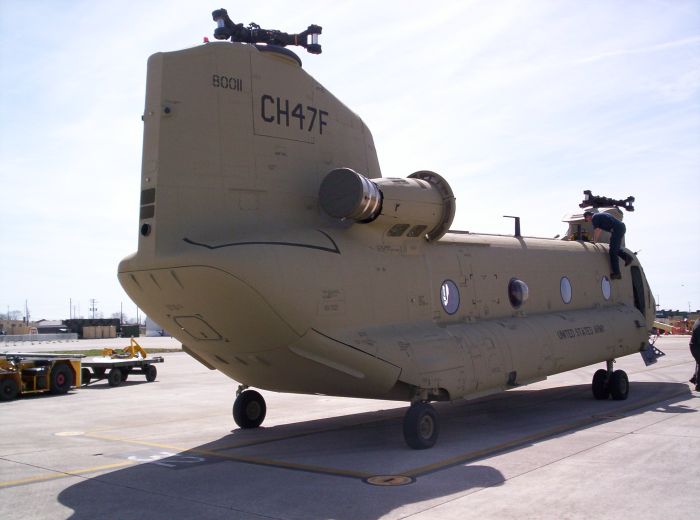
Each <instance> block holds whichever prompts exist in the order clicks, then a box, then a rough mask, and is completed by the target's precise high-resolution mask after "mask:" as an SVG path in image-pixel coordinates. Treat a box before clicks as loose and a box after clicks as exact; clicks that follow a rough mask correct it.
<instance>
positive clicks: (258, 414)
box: [233, 390, 267, 428]
mask: <svg viewBox="0 0 700 520" xmlns="http://www.w3.org/2000/svg"><path fill="white" fill-rule="evenodd" d="M265 413H267V406H266V405H265V399H263V396H261V395H260V394H259V393H258V392H256V391H255V390H246V391H245V392H242V393H241V394H240V395H239V396H238V397H236V400H235V401H234V403H233V420H234V421H236V424H237V425H238V426H240V427H241V428H257V427H258V426H260V425H261V424H262V422H263V420H264V419H265Z"/></svg>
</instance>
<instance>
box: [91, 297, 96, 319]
mask: <svg viewBox="0 0 700 520" xmlns="http://www.w3.org/2000/svg"><path fill="white" fill-rule="evenodd" d="M90 310H91V311H92V319H93V320H94V319H95V311H96V310H97V300H96V299H94V298H92V299H90Z"/></svg>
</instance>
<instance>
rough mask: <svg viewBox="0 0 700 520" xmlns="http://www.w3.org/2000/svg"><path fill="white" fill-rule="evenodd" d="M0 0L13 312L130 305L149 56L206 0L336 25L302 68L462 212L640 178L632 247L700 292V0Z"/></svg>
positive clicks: (387, 167) (674, 296)
mask: <svg viewBox="0 0 700 520" xmlns="http://www.w3.org/2000/svg"><path fill="white" fill-rule="evenodd" d="M427 4H428V3H426V2H416V1H401V2H398V1H386V2H376V1H375V2H370V1H365V0H362V1H348V2H333V3H329V2H321V1H303V0H300V1H297V2H285V1H277V0H271V1H267V2H264V3H255V2H247V3H241V2H235V3H231V4H229V5H226V4H225V3H220V2H219V3H216V4H210V5H208V4H207V3H206V2H201V1H183V0H170V1H167V2H166V1H160V0H157V1H149V2H144V1H139V2H136V1H133V2H132V1H123V2H100V1H94V0H93V1H90V2H81V1H67V0H65V1H62V0H53V1H44V2H41V1H39V2H26V1H19V0H0V183H1V184H0V229H2V233H1V235H0V236H1V237H2V238H1V239H0V244H1V245H0V311H1V312H3V313H4V312H6V311H7V308H8V307H9V309H10V310H15V309H18V310H23V309H24V303H25V300H26V301H28V306H29V309H30V313H31V317H32V319H41V318H47V319H63V318H67V317H68V314H69V312H70V309H69V300H71V299H72V301H73V305H74V307H75V310H76V312H78V313H79V314H82V315H84V316H89V315H90V312H89V310H88V308H89V300H90V299H91V298H95V299H96V300H97V301H98V303H97V307H98V312H99V313H102V314H103V315H104V316H105V317H109V316H110V315H111V314H112V313H114V312H119V310H120V306H121V305H123V308H124V312H125V313H126V314H128V315H130V316H133V315H135V314H136V308H135V306H134V304H133V303H131V302H130V300H129V298H128V297H127V296H126V294H125V293H124V292H123V291H122V289H121V287H120V286H119V283H118V281H117V277H116V269H117V264H118V262H119V260H120V259H121V258H123V257H124V256H126V255H127V254H129V253H131V252H133V251H134V250H135V249H136V244H137V233H138V195H139V178H140V161H141V137H142V135H141V132H142V124H141V119H140V118H141V113H142V111H143V103H144V89H145V75H146V60H147V58H148V56H149V55H150V54H153V53H154V52H158V51H170V50H176V49H179V48H183V47H188V46H192V45H196V44H198V43H200V42H201V41H202V38H203V37H204V36H211V34H212V33H213V29H214V24H213V22H212V21H211V15H210V13H211V11H212V10H213V9H216V8H219V7H225V8H227V9H228V11H229V14H230V15H231V17H232V18H233V19H234V20H236V21H240V22H244V23H249V22H253V21H254V22H257V23H258V24H260V25H262V26H263V27H267V28H276V29H280V30H285V31H289V32H295V31H299V30H301V29H303V28H305V27H306V26H307V25H309V24H310V23H315V24H318V25H321V26H323V35H322V37H321V43H322V44H323V54H321V55H319V56H312V55H309V54H306V53H304V52H303V51H301V52H300V55H301V58H302V60H303V61H304V67H305V68H306V70H307V71H308V72H309V73H311V74H312V75H313V76H314V77H315V78H316V79H317V80H318V81H319V82H321V83H322V84H323V85H324V86H325V87H326V88H328V89H329V90H330V91H332V92H333V93H334V94H335V95H336V96H337V97H338V98H339V99H340V100H341V101H343V102H344V103H345V104H346V105H348V106H349V107H350V108H351V109H352V110H353V111H355V112H356V113H357V114H359V115H360V116H361V117H362V118H363V119H364V120H365V122H366V123H367V124H368V126H369V127H370V129H371V130H372V133H373V135H374V140H375V144H376V146H377V150H378V154H379V161H380V165H381V167H382V172H383V174H384V175H385V176H392V177H396V176H400V177H403V176H407V175H409V174H410V173H412V172H414V171H417V170H422V169H429V170H433V171H436V172H438V173H440V174H441V175H443V176H444V177H445V178H447V179H448V181H449V182H450V184H451V186H452V188H453V190H454V191H455V194H456V196H457V216H456V218H455V222H454V224H453V227H454V228H458V229H467V230H470V231H483V232H491V233H511V232H512V222H511V221H510V220H506V219H503V218H502V215H506V214H508V215H513V214H515V215H520V216H521V217H522V226H523V233H524V234H526V235H535V236H546V237H552V236H554V235H556V234H561V233H562V232H563V231H564V229H565V225H564V224H562V222H561V218H562V216H563V215H564V214H565V213H569V212H571V211H574V210H576V209H577V204H578V203H579V202H580V200H581V198H582V192H583V190H584V189H591V190H592V191H593V192H594V193H596V194H605V195H608V196H612V197H615V198H624V197H627V196H628V195H634V196H635V197H636V199H637V202H636V208H637V210H636V211H635V212H634V213H629V214H626V215H625V222H626V223H627V229H628V232H627V245H628V247H630V248H631V249H633V250H635V251H639V252H640V260H641V261H642V264H643V266H644V268H645V270H646V273H647V277H648V278H649V281H650V283H651V285H652V290H653V292H654V294H655V295H656V296H657V298H658V299H659V300H660V304H661V306H662V307H664V308H673V309H681V310H688V307H689V306H690V307H692V309H693V310H694V309H698V308H700V260H699V259H700V211H699V208H700V198H699V193H700V190H699V186H700V2H698V1H683V0H667V1H662V0H657V1H644V0H641V1H632V0H627V1H615V0H591V1H587V2H580V1H575V0H547V1H545V0H529V1H526V2H525V1H505V0H492V1H485V0H478V1H471V2H465V1H443V2H439V3H434V4H433V5H427Z"/></svg>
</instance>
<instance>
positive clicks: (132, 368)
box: [82, 338, 164, 386]
mask: <svg viewBox="0 0 700 520" xmlns="http://www.w3.org/2000/svg"><path fill="white" fill-rule="evenodd" d="M163 361H164V359H163V357H162V356H153V357H148V353H147V352H146V351H145V350H144V349H143V347H141V345H139V344H138V342H137V341H136V340H135V339H134V338H131V343H130V344H129V346H128V347H125V348H123V349H119V350H113V349H111V348H106V349H104V350H103V351H102V356H97V357H92V358H86V359H84V360H83V368H82V381H83V384H84V385H88V384H89V383H90V381H91V380H92V378H93V376H94V377H95V379H104V377H105V374H107V382H108V383H109V386H119V385H120V384H122V382H123V381H126V380H127V378H128V377H129V376H130V375H131V374H143V375H144V376H146V381H148V382H149V383H150V382H151V381H155V379H156V376H157V375H158V370H157V369H156V367H155V366H153V365H154V363H162V362H163ZM90 369H92V371H90ZM108 370H109V372H107V371H108Z"/></svg>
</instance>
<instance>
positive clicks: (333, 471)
mask: <svg viewBox="0 0 700 520" xmlns="http://www.w3.org/2000/svg"><path fill="white" fill-rule="evenodd" d="M85 436H86V437H90V438H93V439H99V440H105V441H115V442H124V443H127V444H138V445H143V446H149V447H152V448H160V449H165V450H172V451H176V452H178V454H180V455H182V454H183V453H185V454H189V453H192V454H195V455H203V456H209V457H213V458H218V459H224V460H230V461H232V462H241V463H244V464H253V465H256V466H267V467H274V468H280V469H289V470H294V471H304V472H307V473H316V474H320V475H331V476H335V477H349V478H356V479H360V480H364V479H367V478H370V477H372V476H374V473H367V472H364V471H354V470H347V469H340V468H328V467H325V466H316V465H312V464H302V463H296V462H285V461H281V460H275V459H266V458H259V457H251V456H247V455H234V454H230V453H222V452H221V451H219V450H218V449H217V450H205V449H201V448H183V447H181V446H173V445H169V444H162V443H157V442H151V441H139V440H135V439H124V438H120V437H112V436H106V435H96V434H90V433H87V434H85ZM166 460H167V459H166Z"/></svg>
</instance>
